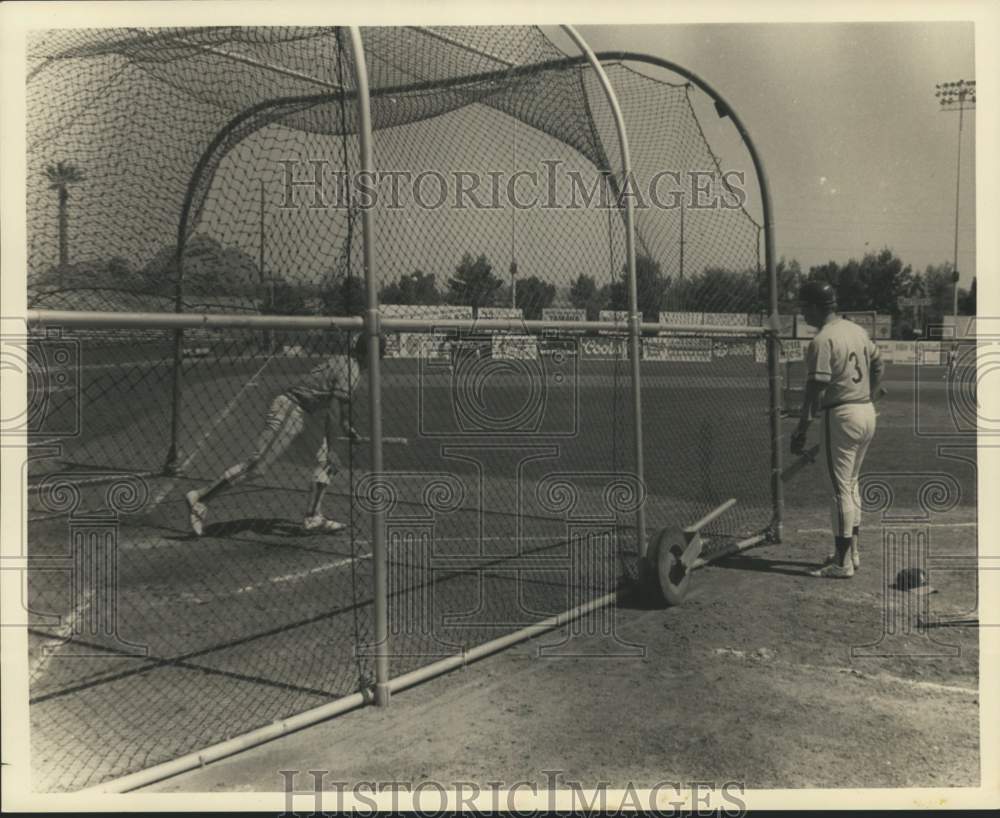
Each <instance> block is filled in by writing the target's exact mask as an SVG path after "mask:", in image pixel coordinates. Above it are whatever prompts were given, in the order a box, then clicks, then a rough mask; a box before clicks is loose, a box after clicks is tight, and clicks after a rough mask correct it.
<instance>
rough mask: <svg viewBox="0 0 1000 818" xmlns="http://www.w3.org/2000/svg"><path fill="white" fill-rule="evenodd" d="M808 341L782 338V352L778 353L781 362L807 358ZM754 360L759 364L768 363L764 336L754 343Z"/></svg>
mask: <svg viewBox="0 0 1000 818" xmlns="http://www.w3.org/2000/svg"><path fill="white" fill-rule="evenodd" d="M808 344H809V342H808V341H797V340H795V339H794V338H782V339H781V344H780V347H781V352H780V353H779V355H778V361H779V362H780V363H783V364H785V363H790V362H795V361H801V360H804V359H805V352H806V347H807V346H808ZM754 360H755V361H756V362H757V363H759V364H766V363H767V341H766V340H765V339H763V338H760V339H758V340H757V342H756V343H755V345H754Z"/></svg>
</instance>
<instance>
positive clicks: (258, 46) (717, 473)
mask: <svg viewBox="0 0 1000 818" xmlns="http://www.w3.org/2000/svg"><path fill="white" fill-rule="evenodd" d="M564 36H565V39H566V43H564V44H563V45H562V46H558V45H557V44H556V40H554V39H553V38H552V36H551V35H549V34H548V33H546V32H543V31H542V30H540V29H536V28H528V27H525V28H513V27H510V28H506V27H505V28H488V27H487V28H477V27H469V28H458V27H456V28H441V29H429V28H365V29H360V30H354V29H348V28H197V29H194V28H192V29H155V30H153V29H150V30H140V29H110V30H60V31H43V32H37V33H36V34H35V35H34V36H33V37H32V39H31V41H30V44H29V45H30V47H29V70H28V83H27V98H28V99H27V112H28V134H27V137H28V138H27V145H28V155H27V160H28V161H27V196H28V199H27V213H28V220H27V229H28V264H29V269H28V281H29V310H30V313H29V324H30V332H29V334H28V335H27V336H26V340H25V343H24V356H25V362H26V369H27V372H28V376H29V402H30V409H31V412H30V416H29V428H28V432H29V433H30V457H29V462H28V465H27V471H28V474H27V477H28V489H27V491H28V509H29V525H28V535H29V536H28V540H29V543H28V552H29V553H28V561H29V571H28V585H27V587H28V599H27V606H26V607H27V609H28V613H27V616H28V617H29V621H30V630H29V634H30V638H29V651H30V657H29V659H30V673H31V688H30V695H31V700H30V701H31V708H30V712H31V724H32V740H31V746H32V753H33V766H34V770H35V775H36V781H35V787H36V788H37V789H40V790H78V789H81V788H88V787H97V786H101V787H106V788H110V789H119V790H121V789H128V788H130V787H134V786H138V785H140V784H141V783H143V782H145V781H149V780H153V779H154V778H155V777H158V776H162V775H165V774H167V773H168V772H169V771H176V770H179V769H183V768H185V767H189V766H191V765H192V764H197V763H203V762H204V761H205V760H211V759H212V758H216V757H219V756H220V755H224V754H226V753H228V752H233V751H235V750H236V749H239V748H240V747H242V746H248V745H249V744H252V743H255V742H257V741H260V740H263V739H264V738H268V737H272V736H274V735H277V734H279V733H280V732H283V731H286V730H289V729H293V728H294V727H297V726H302V725H303V724H306V723H309V722H310V721H315V720H318V719H319V718H322V717H325V716H328V715H332V714H333V713H335V712H338V711H340V710H343V709H347V708H349V707H354V706H358V705H360V704H365V703H369V702H372V701H375V702H377V703H379V704H385V703H387V702H388V699H389V695H390V693H392V692H394V691H398V690H401V689H403V688H406V687H409V686H410V685H412V684H414V683H416V682H417V681H420V680H421V679H424V678H429V677H430V676H433V675H435V674H437V673H441V672H443V671H445V670H448V669H450V668H452V667H456V666H458V665H461V664H463V663H465V662H468V661H471V660H472V659H474V658H476V657H478V656H480V655H483V654H485V653H489V652H491V651H494V650H497V649H499V648H500V647H503V646H504V645H506V644H509V643H511V642H513V641H516V640H518V639H523V638H526V637H527V636H531V635H537V634H540V633H544V632H545V631H546V630H551V629H554V628H557V626H562V625H565V626H566V627H565V628H564V629H563V630H557V631H553V632H552V633H549V634H548V635H547V636H546V637H543V638H542V639H541V640H540V642H541V644H540V648H539V649H540V650H542V651H547V650H552V651H558V650H559V649H560V645H562V644H564V642H565V640H567V639H570V638H572V637H573V636H574V635H578V634H586V635H589V636H598V637H604V638H607V639H615V638H616V637H615V632H614V602H615V600H616V599H618V598H620V596H621V594H623V593H625V592H630V591H631V589H633V588H635V587H638V586H641V585H642V581H643V576H644V574H645V573H646V569H645V568H644V566H645V564H646V563H645V562H644V560H645V561H646V562H648V556H649V555H648V551H649V549H650V548H651V545H650V543H652V542H654V541H656V542H659V541H660V539H659V538H661V532H663V531H666V530H671V531H672V530H683V529H685V528H691V527H692V525H694V529H695V530H696V531H695V533H698V532H699V531H700V536H701V537H702V538H703V540H704V548H705V549H706V550H707V552H708V553H718V552H720V551H724V550H726V549H729V548H733V547H741V546H742V545H745V544H747V543H753V542H761V541H774V540H777V539H778V538H780V533H781V528H780V526H781V497H780V480H778V471H779V469H780V457H779V454H778V447H777V440H778V434H777V431H778V427H777V423H778V409H779V398H780V396H779V395H778V392H779V389H778V380H777V376H778V361H777V358H776V356H777V352H776V349H777V346H776V343H777V339H776V332H775V327H776V326H777V325H776V323H775V322H774V321H772V320H771V319H770V318H768V316H774V315H775V314H776V311H777V310H776V305H777V302H776V301H775V300H774V298H775V296H774V287H773V285H772V281H773V266H774V265H773V258H772V253H771V245H772V241H771V239H770V231H769V230H768V229H765V228H766V226H767V223H768V221H769V215H768V214H769V204H768V202H767V190H766V183H765V181H764V178H763V173H762V171H761V169H760V165H759V161H758V158H757V156H756V153H755V151H754V150H753V147H752V143H750V142H749V138H748V137H747V135H746V133H745V130H744V129H743V127H742V125H741V124H740V123H739V120H738V119H737V117H736V115H735V113H734V112H733V111H732V110H731V109H729V108H728V106H727V105H726V103H725V102H724V101H723V100H722V98H721V97H720V96H719V95H718V94H717V93H715V92H714V91H713V90H712V89H711V88H710V87H709V86H708V85H707V84H706V83H704V82H703V81H702V80H701V79H699V78H697V77H695V76H694V75H692V74H690V72H687V71H686V70H684V69H683V68H681V67H680V66H676V65H672V64H670V63H666V62H664V61H662V60H657V59H653V58H649V57H644V56H642V55H638V54H629V53H614V54H600V55H594V54H593V53H592V52H590V51H589V48H587V47H586V45H585V44H584V43H583V41H582V40H580V39H579V38H578V35H576V34H575V32H573V31H572V30H571V29H568V30H567V31H566V33H565V35H564ZM567 44H568V45H567ZM362 55H363V57H362ZM706 101H707V103H708V110H711V111H712V115H713V117H715V116H716V115H718V116H722V117H724V118H725V117H728V118H730V119H731V120H732V122H733V123H735V125H736V129H735V130H736V132H737V136H738V137H739V136H742V137H743V139H744V140H745V141H746V144H747V146H748V148H749V155H750V157H751V160H752V162H753V165H754V167H755V168H756V171H757V173H756V181H753V184H752V185H749V189H748V190H747V189H740V187H739V185H738V184H737V182H736V181H735V180H734V178H733V177H732V176H731V174H729V173H728V172H727V169H726V168H725V167H724V166H723V165H722V163H721V161H720V159H719V158H718V156H717V155H716V154H715V153H714V152H713V149H712V147H711V146H710V144H709V141H708V139H707V138H706V130H707V126H706V124H705V123H704V122H703V121H702V117H703V115H704V111H705V110H706V108H705V104H706ZM713 106H714V110H712V109H713ZM713 127H714V126H713ZM692 180H695V181H694V182H692ZM699 197H700V198H699ZM705 202H710V203H711V204H710V205H706V204H705ZM359 339H360V342H359ZM380 348H381V352H380ZM334 409H335V410H336V411H333V410H334ZM730 501H734V502H730ZM696 523H697V525H695V524H696ZM338 524H339V527H338ZM546 640H547V641H546ZM621 649H622V650H626V651H627V650H629V649H631V648H630V646H627V645H622V646H621ZM206 748H207V749H206ZM142 771H146V772H145V773H143V772H142Z"/></svg>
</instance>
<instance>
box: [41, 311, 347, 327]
mask: <svg viewBox="0 0 1000 818" xmlns="http://www.w3.org/2000/svg"><path fill="white" fill-rule="evenodd" d="M27 319H28V324H29V325H30V326H41V327H46V326H47V327H54V326H60V327H94V328H100V329H147V328H151V329H195V328H205V327H208V328H218V329H222V328H230V329H290V330H295V329H297V330H307V329H331V328H337V329H356V330H360V329H362V328H363V326H364V321H363V320H362V319H361V318H359V317H357V316H331V315H323V316H318V315H317V316H312V315H308V316H307V315H220V314H206V313H175V312H87V311H83V310H80V311H77V310H28V312H27Z"/></svg>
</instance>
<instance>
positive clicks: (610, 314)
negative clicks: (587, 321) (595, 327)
mask: <svg viewBox="0 0 1000 818" xmlns="http://www.w3.org/2000/svg"><path fill="white" fill-rule="evenodd" d="M597 318H598V320H600V321H614V322H616V323H618V324H621V325H622V328H621V330H620V332H627V331H628V310H601V311H600V312H599V313H598V314H597ZM612 332H614V331H613V330H605V329H602V330H601V331H600V334H601V335H610V334H611V333H612Z"/></svg>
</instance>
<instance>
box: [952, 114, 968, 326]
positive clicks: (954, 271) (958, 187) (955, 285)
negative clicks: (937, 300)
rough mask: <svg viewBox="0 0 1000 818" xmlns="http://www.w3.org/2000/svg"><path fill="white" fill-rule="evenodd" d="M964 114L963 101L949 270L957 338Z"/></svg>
mask: <svg viewBox="0 0 1000 818" xmlns="http://www.w3.org/2000/svg"><path fill="white" fill-rule="evenodd" d="M964 112H965V100H959V103H958V168H957V169H956V171H955V252H954V255H953V256H952V258H954V261H953V262H952V269H951V281H952V285H951V297H952V302H951V314H952V316H953V318H954V321H955V329H954V333H955V335H954V337H955V338H958V210H959V202H960V201H961V199H960V197H959V193H960V192H961V190H962V115H963V113H964Z"/></svg>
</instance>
